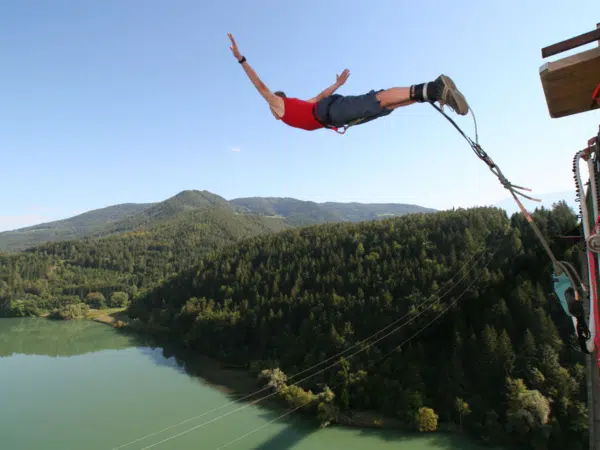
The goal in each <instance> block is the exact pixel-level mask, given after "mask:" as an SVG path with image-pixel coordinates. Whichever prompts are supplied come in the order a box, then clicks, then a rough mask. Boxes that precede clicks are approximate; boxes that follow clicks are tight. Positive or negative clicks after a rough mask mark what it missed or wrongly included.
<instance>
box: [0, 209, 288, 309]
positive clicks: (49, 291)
mask: <svg viewBox="0 0 600 450" xmlns="http://www.w3.org/2000/svg"><path fill="white" fill-rule="evenodd" d="M288 227H289V225H287V224H285V223H284V222H283V221H282V220H281V219H277V218H268V217H258V216H247V215H240V214H236V213H235V212H233V211H232V209H231V208H230V207H212V208H208V209H205V210H194V209H191V210H188V211H184V212H182V213H181V214H179V215H178V216H177V217H176V218H174V219H171V220H168V221H161V222H157V223H156V224H155V225H153V226H148V227H146V228H144V229H143V230H141V231H134V232H128V233H123V234H119V235H114V236H108V237H103V238H98V239H85V240H72V241H60V242H49V243H46V244H43V245H39V246H37V247H34V248H32V249H29V250H27V251H26V252H22V253H17V254H14V255H13V254H9V255H4V256H3V255H2V254H0V316H2V315H8V316H21V315H29V314H33V315H43V314H47V313H49V312H51V311H52V310H54V309H57V308H59V309H60V308H62V307H66V306H68V305H77V304H79V303H81V302H85V303H87V304H88V306H92V307H103V306H123V301H121V300H114V301H113V300H111V299H112V297H113V294H114V293H115V292H118V293H120V294H119V296H120V297H119V298H123V296H122V294H123V293H124V294H126V298H127V299H129V298H132V297H134V296H135V295H137V294H138V292H143V290H144V289H149V288H151V287H153V286H154V285H156V284H157V283H159V282H160V281H161V280H163V279H165V278H167V277H169V276H173V275H175V274H177V273H178V272H180V271H182V270H185V269H187V268H189V267H192V266H194V265H196V264H198V263H199V261H200V260H201V259H202V257H203V256H204V255H205V254H206V253H208V252H211V251H214V250H216V249H217V248H220V247H225V246H227V245H229V244H232V243H234V242H237V241H239V240H240V239H244V238H247V237H250V236H254V235H258V234H262V233H271V232H277V231H280V230H283V229H286V228H288ZM125 303H126V301H125Z"/></svg>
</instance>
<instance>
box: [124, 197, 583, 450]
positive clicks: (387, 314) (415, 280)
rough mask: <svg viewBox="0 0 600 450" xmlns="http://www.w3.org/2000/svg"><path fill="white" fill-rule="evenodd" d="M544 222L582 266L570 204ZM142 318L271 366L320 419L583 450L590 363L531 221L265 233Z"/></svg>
mask: <svg viewBox="0 0 600 450" xmlns="http://www.w3.org/2000/svg"><path fill="white" fill-rule="evenodd" d="M535 218H536V220H537V222H538V224H539V225H540V227H541V229H542V230H543V232H544V234H545V235H547V236H548V237H549V239H550V242H551V245H552V248H553V249H554V250H555V251H556V253H557V254H558V255H560V257H562V258H565V259H569V260H571V261H573V262H575V263H577V257H578V254H577V252H576V251H575V248H574V247H573V241H572V240H568V239H561V238H560V237H561V235H564V234H565V233H566V232H567V231H570V230H572V229H573V228H574V227H575V226H576V225H577V220H576V217H575V216H574V215H573V213H572V212H571V211H570V210H569V209H568V207H567V206H566V205H565V204H559V205H557V206H556V207H555V208H554V210H553V211H547V210H541V211H538V212H537V213H536V215H535ZM471 268H472V270H471V271H469V269H471ZM438 293H439V294H440V295H442V294H446V295H445V296H443V297H442V298H439V295H438ZM447 308H448V309H447ZM446 309H447V312H446V313H445V314H444V315H441V316H440V313H442V312H443V311H445V310H446ZM130 314H131V315H132V316H133V317H136V318H137V319H138V320H140V321H141V322H143V323H144V324H145V325H146V326H147V327H148V328H150V329H151V330H153V331H154V332H155V333H158V334H162V335H163V336H164V337H165V338H166V339H169V341H170V342H171V343H176V344H178V345H180V346H182V347H185V348H187V349H190V350H193V351H196V352H198V353H202V354H208V355H212V356H214V357H217V358H219V359H220V360H222V361H227V362H229V363H233V364H244V365H247V366H248V367H249V368H250V369H252V370H254V371H256V372H260V373H261V374H262V375H263V376H266V377H267V380H268V381H269V382H270V384H271V386H273V387H278V388H280V389H283V397H284V398H285V399H286V400H287V401H288V402H289V403H290V404H291V405H292V406H294V407H296V406H302V405H303V403H304V402H306V401H311V400H313V401H314V403H312V404H310V405H307V408H308V409H310V407H311V405H312V409H313V410H314V412H316V413H317V414H318V415H319V417H320V419H321V420H322V421H324V422H335V421H340V422H343V421H344V418H347V417H349V416H352V414H353V412H355V411H375V412H377V413H380V414H382V415H385V416H388V417H392V418H397V419H400V420H401V422H402V423H404V424H406V425H407V426H410V427H412V428H417V429H434V428H435V427H436V425H435V422H436V420H437V419H439V422H440V424H442V423H444V424H455V425H456V426H457V427H460V428H461V429H463V430H464V431H466V432H468V433H471V434H473V435H475V436H478V437H480V438H483V439H484V440H486V441H488V442H493V443H504V444H510V445H513V446H514V445H518V446H521V447H523V448H532V449H533V448H535V449H563V448H569V449H573V450H575V449H583V448H587V431H586V430H587V417H586V408H585V387H584V382H583V381H584V359H583V355H582V354H581V353H579V351H578V347H577V344H576V342H575V340H574V337H573V331H572V323H571V322H570V321H569V320H568V319H567V317H566V316H565V315H564V313H563V312H562V310H561V308H560V305H559V303H558V301H557V299H556V298H555V296H554V295H553V293H552V279H551V265H550V263H549V260H548V258H547V257H546V255H545V254H544V250H543V248H542V247H541V245H539V243H538V242H537V240H536V238H535V235H534V234H533V232H532V231H531V229H530V226H529V224H528V223H527V222H526V221H525V220H524V219H523V218H522V217H520V216H517V215H515V216H513V218H512V219H511V220H510V221H509V220H507V218H506V216H505V214H504V212H502V211H500V210H498V209H493V208H475V209H469V210H466V211H465V210H459V211H448V212H442V213H436V214H433V215H431V214H415V215H410V216H406V217H402V218H398V219H390V220H385V221H381V222H371V223H367V222H363V223H358V224H325V225H317V226H313V227H307V228H302V229H295V230H287V231H284V232H281V233H278V234H276V235H273V236H258V237H253V238H250V239H246V240H244V241H243V242H242V243H240V244H238V245H236V246H230V247H228V248H226V249H223V250H222V251H219V252H216V253H213V254H211V255H210V256H208V257H207V258H205V259H203V261H202V262H201V263H200V265H199V266H197V267H194V268H190V269H189V270H187V271H185V272H184V273H182V274H180V275H179V276H177V277H175V278H172V279H170V280H167V281H166V282H164V283H163V284H162V285H161V286H159V287H158V288H157V289H155V290H152V291H151V292H148V293H147V294H145V295H143V296H139V297H137V298H136V299H135V300H134V302H133V303H132V305H131V306H130ZM405 315H407V320H405V321H402V322H399V323H398V325H402V324H405V325H404V326H403V327H402V328H400V329H397V330H396V331H395V332H393V333H391V334H390V335H389V336H387V337H385V338H382V339H380V340H379V341H378V342H374V343H373V342H372V340H367V341H366V342H362V343H361V341H364V340H365V339H367V338H368V337H369V336H371V335H372V334H374V333H377V332H378V331H380V330H382V329H386V332H385V333H381V334H380V335H377V336H376V338H381V337H382V336H384V335H385V334H387V333H390V331H393V330H394V329H395V327H394V326H390V325H392V324H393V323H394V322H395V321H396V320H397V319H399V318H401V317H403V316H405ZM438 316H439V318H438ZM436 318H437V320H436V321H435V322H433V323H431V324H430V322H432V321H433V320H434V319H436ZM407 321H410V322H409V323H407ZM428 324H430V325H429V326H428ZM416 333H418V334H417V335H416V336H415V334H416ZM413 336H414V337H413ZM411 338H412V339H411ZM405 341H408V342H407V343H406V344H404V342H405ZM357 344H358V345H357ZM349 349H350V350H349ZM345 350H348V351H347V352H346V353H344V354H343V355H342V357H341V358H338V357H336V355H337V354H338V353H340V352H344V351H345ZM358 350H362V351H360V352H358V353H357V351H358ZM325 360H328V362H327V363H325V364H323V365H321V366H319V367H317V368H316V369H314V370H309V371H307V372H305V373H303V374H302V375H301V376H299V377H297V378H295V379H293V380H291V381H290V378H291V377H292V375H294V374H296V373H298V372H301V371H304V370H305V369H307V368H309V367H311V366H313V365H315V364H318V363H320V362H321V361H325ZM333 363H338V364H337V365H335V366H334V367H329V366H331V365H332V364H333ZM320 369H325V370H321V371H320V372H319V370H320ZM261 371H262V372H261ZM312 374H314V376H313V377H310V378H309V379H306V380H305V381H302V382H300V383H299V384H298V386H293V384H294V383H295V382H298V381H301V380H303V379H304V378H306V377H307V376H309V375H312ZM286 377H288V378H287V381H286ZM331 394H333V395H331ZM432 423H433V425H431V424H432ZM424 424H425V425H427V424H429V425H427V426H425V425H424ZM427 427H429V428H427Z"/></svg>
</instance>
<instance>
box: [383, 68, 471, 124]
mask: <svg viewBox="0 0 600 450" xmlns="http://www.w3.org/2000/svg"><path fill="white" fill-rule="evenodd" d="M376 97H377V100H379V103H380V105H381V106H382V107H384V108H388V109H395V108H399V107H401V106H408V105H411V104H413V103H416V102H419V103H423V102H432V103H435V102H440V104H446V105H448V106H450V108H452V110H454V111H455V112H456V113H457V114H460V115H462V116H464V115H466V114H467V113H468V112H469V105H468V104H467V101H466V100H465V98H464V96H463V95H462V94H461V93H460V91H459V90H458V89H457V88H456V85H455V84H454V82H453V81H452V79H451V78H450V77H448V76H446V75H440V76H439V77H438V78H437V79H435V80H434V81H431V82H428V83H421V84H415V85H412V86H411V87H393V88H390V89H385V90H383V91H381V92H378V93H377V95H376Z"/></svg>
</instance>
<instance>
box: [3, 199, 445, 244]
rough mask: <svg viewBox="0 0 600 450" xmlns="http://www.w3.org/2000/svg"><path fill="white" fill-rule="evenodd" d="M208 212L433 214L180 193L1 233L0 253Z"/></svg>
mask: <svg viewBox="0 0 600 450" xmlns="http://www.w3.org/2000/svg"><path fill="white" fill-rule="evenodd" d="M210 209H216V210H222V211H223V212H225V211H229V212H230V213H233V214H235V215H240V216H258V217H259V218H260V217H263V219H261V220H263V222H264V220H266V219H267V218H269V219H271V220H270V221H269V223H268V224H267V225H266V226H267V227H272V226H273V223H274V222H273V219H278V220H280V221H281V222H282V223H281V224H278V225H277V228H281V227H288V226H303V225H311V224H318V223H324V222H358V221H364V220H376V219H379V218H385V217H390V216H402V215H405V214H413V213H433V212H436V210H435V209H432V208H426V207H422V206H419V205H410V204H401V203H356V202H354V203H341V202H325V203H316V202H312V201H305V200H298V199H294V198H287V197H246V198H236V199H233V200H230V201H228V200H226V199H224V198H223V197H221V196H219V195H217V194H214V193H212V192H209V191H206V190H202V191H199V190H184V191H181V192H179V193H178V194H176V195H174V196H172V197H170V198H168V199H166V200H164V201H161V202H154V203H123V204H118V205H113V206H108V207H106V208H100V209H95V210H91V211H87V212H85V213H83V214H79V215H77V216H74V217H70V218H67V219H62V220H57V221H53V222H47V223H42V224H38V225H33V226H28V227H25V228H20V229H17V230H12V231H5V232H2V233H0V251H20V250H24V249H26V248H28V247H32V246H36V245H40V244H43V243H46V242H56V241H64V240H73V239H84V238H98V237H103V236H111V235H119V234H123V233H128V232H131V231H139V230H144V229H148V228H152V227H155V226H157V225H161V224H168V223H170V222H173V221H174V220H178V221H181V220H193V215H190V214H186V213H189V212H191V211H205V210H210ZM186 217H187V219H186ZM265 223H266V222H265Z"/></svg>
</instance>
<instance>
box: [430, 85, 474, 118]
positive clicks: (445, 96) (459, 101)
mask: <svg viewBox="0 0 600 450" xmlns="http://www.w3.org/2000/svg"><path fill="white" fill-rule="evenodd" d="M434 83H435V84H437V85H438V89H439V90H438V95H437V98H438V102H439V103H440V106H441V107H443V106H444V105H448V106H449V107H450V108H451V109H452V111H454V112H455V113H457V114H460V115H461V116H466V115H467V113H468V112H469V105H468V104H467V100H466V99H465V97H464V95H462V94H461V92H460V91H459V90H458V89H457V88H456V85H455V84H454V81H452V78H450V77H449V76H446V75H440V76H439V77H437V78H436V79H435V81H434Z"/></svg>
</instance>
